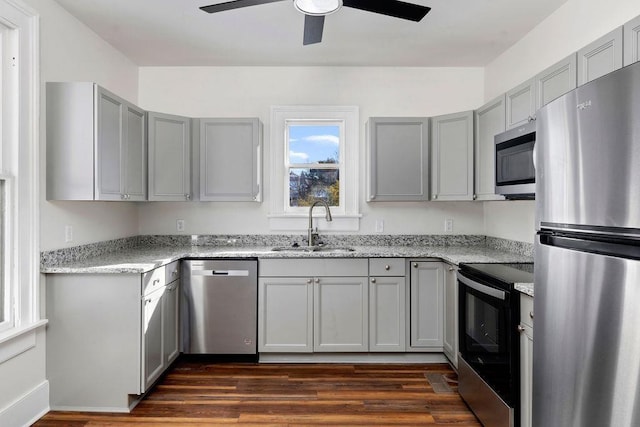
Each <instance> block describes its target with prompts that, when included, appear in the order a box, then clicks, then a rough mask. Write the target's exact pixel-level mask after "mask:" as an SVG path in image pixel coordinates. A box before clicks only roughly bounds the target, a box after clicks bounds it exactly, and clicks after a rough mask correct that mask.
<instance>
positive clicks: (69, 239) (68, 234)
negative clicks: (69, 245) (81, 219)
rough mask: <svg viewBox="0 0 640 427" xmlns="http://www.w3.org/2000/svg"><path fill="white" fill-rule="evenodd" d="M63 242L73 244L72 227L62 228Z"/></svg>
mask: <svg viewBox="0 0 640 427" xmlns="http://www.w3.org/2000/svg"><path fill="white" fill-rule="evenodd" d="M64 241H65V242H73V226H71V225H65V226H64Z"/></svg>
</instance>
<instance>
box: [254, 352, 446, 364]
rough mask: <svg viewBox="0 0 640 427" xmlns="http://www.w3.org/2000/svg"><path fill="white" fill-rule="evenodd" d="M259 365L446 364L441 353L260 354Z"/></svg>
mask: <svg viewBox="0 0 640 427" xmlns="http://www.w3.org/2000/svg"><path fill="white" fill-rule="evenodd" d="M260 363H448V361H447V358H446V357H445V356H444V354H442V353H260Z"/></svg>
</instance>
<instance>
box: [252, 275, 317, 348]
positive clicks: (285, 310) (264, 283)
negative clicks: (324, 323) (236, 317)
mask: <svg viewBox="0 0 640 427" xmlns="http://www.w3.org/2000/svg"><path fill="white" fill-rule="evenodd" d="M258 351H259V352H262V353H268V352H275V353H311V352H312V351H313V280H312V279H311V278H290V277H287V278H278V277H269V278H262V279H260V280H259V281H258Z"/></svg>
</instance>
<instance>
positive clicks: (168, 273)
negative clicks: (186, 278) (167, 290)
mask: <svg viewBox="0 0 640 427" xmlns="http://www.w3.org/2000/svg"><path fill="white" fill-rule="evenodd" d="M164 274H165V280H166V282H167V283H171V282H173V281H174V280H178V279H179V278H180V261H173V262H172V263H170V264H167V265H165V266H164Z"/></svg>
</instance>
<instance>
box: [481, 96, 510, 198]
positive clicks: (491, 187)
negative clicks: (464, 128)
mask: <svg viewBox="0 0 640 427" xmlns="http://www.w3.org/2000/svg"><path fill="white" fill-rule="evenodd" d="M505 104H506V97H505V95H501V96H499V97H498V98H496V99H494V100H492V101H490V102H488V103H486V104H485V105H483V106H482V107H480V108H479V109H477V110H476V111H475V128H476V129H475V178H476V179H475V193H476V194H475V195H476V199H477V200H504V197H502V196H500V195H497V194H495V188H496V178H495V175H496V173H495V163H496V159H495V141H494V139H493V138H494V136H495V135H496V134H498V133H501V132H504V131H505V122H506V107H505Z"/></svg>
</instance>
